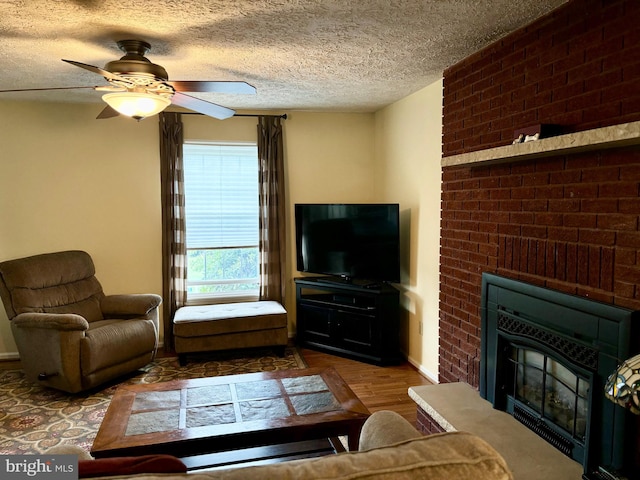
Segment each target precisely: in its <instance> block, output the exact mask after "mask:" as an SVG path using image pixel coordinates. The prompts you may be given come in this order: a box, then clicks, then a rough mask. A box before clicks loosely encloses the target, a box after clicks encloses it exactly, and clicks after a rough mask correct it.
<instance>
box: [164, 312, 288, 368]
mask: <svg viewBox="0 0 640 480" xmlns="http://www.w3.org/2000/svg"><path fill="white" fill-rule="evenodd" d="M173 335H174V337H175V349H176V353H177V354H178V358H179V359H180V364H181V365H184V364H186V355H187V354H188V353H197V352H211V351H217V350H232V349H241V348H254V347H270V346H274V347H277V351H278V354H279V355H281V356H282V355H284V348H285V347H286V345H287V341H288V338H289V334H288V328H287V311H286V310H285V309H284V307H283V306H282V305H280V303H278V302H274V301H266V300H265V301H259V302H238V303H221V304H217V305H202V306H189V307H181V308H179V309H178V310H177V311H176V313H175V315H174V317H173Z"/></svg>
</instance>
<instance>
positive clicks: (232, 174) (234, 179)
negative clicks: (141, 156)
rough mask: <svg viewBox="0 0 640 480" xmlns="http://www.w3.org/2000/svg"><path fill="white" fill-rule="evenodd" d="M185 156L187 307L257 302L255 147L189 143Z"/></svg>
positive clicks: (185, 146) (256, 182)
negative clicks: (224, 299)
mask: <svg viewBox="0 0 640 480" xmlns="http://www.w3.org/2000/svg"><path fill="white" fill-rule="evenodd" d="M183 154H184V185H185V217H186V231H187V301H188V302H189V303H197V302H201V301H207V300H210V299H212V298H214V297H215V298H220V297H241V299H242V300H245V299H249V298H253V299H255V298H257V295H258V290H259V266H258V261H259V257H258V150H257V146H256V145H249V144H203V143H198V144H196V143H186V144H185V145H184V149H183ZM238 301H240V298H239V299H238Z"/></svg>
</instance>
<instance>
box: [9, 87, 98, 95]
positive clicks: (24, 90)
mask: <svg viewBox="0 0 640 480" xmlns="http://www.w3.org/2000/svg"><path fill="white" fill-rule="evenodd" d="M80 88H91V89H92V90H95V89H96V87H95V86H91V87H87V86H85V87H50V88H14V89H10V90H0V93H6V92H46V91H47V90H76V89H80Z"/></svg>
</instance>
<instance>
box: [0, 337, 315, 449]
mask: <svg viewBox="0 0 640 480" xmlns="http://www.w3.org/2000/svg"><path fill="white" fill-rule="evenodd" d="M305 367H306V363H305V361H304V359H303V358H302V357H301V356H300V354H299V352H298V351H297V349H295V348H292V347H291V348H287V349H286V351H285V355H284V356H283V357H279V356H277V355H275V354H274V353H273V351H271V350H267V349H265V350H258V351H251V352H250V353H240V354H212V355H207V356H202V357H198V356H195V357H193V359H191V358H190V359H189V363H188V364H187V365H186V366H184V367H181V366H180V364H179V363H178V359H177V358H174V357H167V358H159V359H156V360H155V361H154V362H152V363H150V364H149V365H147V366H146V367H145V368H144V369H141V370H139V371H138V372H135V373H134V374H133V376H131V377H128V378H126V379H123V380H121V381H120V382H118V383H113V384H108V385H105V386H103V387H102V388H100V389H98V390H93V391H89V392H84V393H80V394H73V395H72V394H68V393H65V392H61V391H58V390H54V389H50V388H43V387H40V386H38V385H35V384H33V383H30V382H28V381H27V380H25V378H24V374H23V372H22V370H4V371H0V455H9V454H38V453H43V452H44V451H46V450H47V449H49V448H51V447H53V446H56V445H61V444H72V445H77V446H80V447H81V448H83V449H85V450H87V451H90V450H91V446H92V445H93V440H94V438H95V436H96V434H97V433H98V428H99V427H100V423H101V422H102V418H103V417H104V414H105V412H106V410H107V407H108V406H109V402H110V401H111V397H112V396H113V394H114V393H115V391H116V389H117V388H118V386H119V385H123V384H126V385H131V384H138V383H158V382H165V381H169V380H179V379H180V380H181V379H190V378H201V377H215V376H220V375H236V374H241V373H255V372H271V371H276V370H286V369H293V368H305Z"/></svg>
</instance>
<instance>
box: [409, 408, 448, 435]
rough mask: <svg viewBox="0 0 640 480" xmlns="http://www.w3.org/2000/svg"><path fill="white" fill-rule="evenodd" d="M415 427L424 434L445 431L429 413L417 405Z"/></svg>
mask: <svg viewBox="0 0 640 480" xmlns="http://www.w3.org/2000/svg"><path fill="white" fill-rule="evenodd" d="M416 429H417V430H418V431H419V432H420V433H422V434H424V435H431V434H433V433H443V432H444V431H445V430H444V428H442V427H441V426H440V425H439V424H438V422H436V421H435V420H434V419H433V418H432V417H431V415H429V414H428V413H427V412H425V411H424V410H423V409H422V407H420V406H419V405H418V409H417V411H416Z"/></svg>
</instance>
